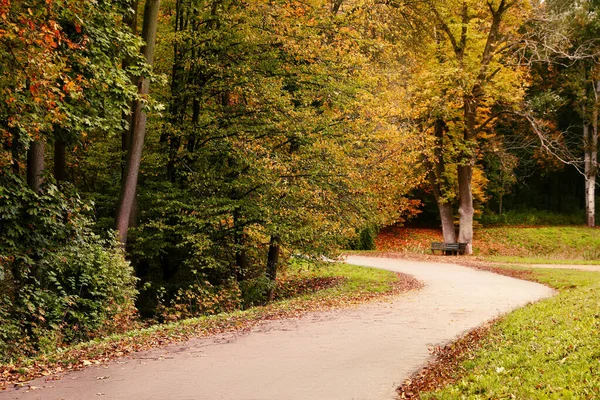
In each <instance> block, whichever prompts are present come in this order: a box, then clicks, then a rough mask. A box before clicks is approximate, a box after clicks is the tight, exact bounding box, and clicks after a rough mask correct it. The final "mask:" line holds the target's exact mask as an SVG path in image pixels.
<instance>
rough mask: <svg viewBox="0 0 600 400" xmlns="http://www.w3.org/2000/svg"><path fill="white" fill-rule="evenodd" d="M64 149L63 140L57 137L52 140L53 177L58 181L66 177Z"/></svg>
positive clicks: (65, 149) (65, 147) (65, 146)
mask: <svg viewBox="0 0 600 400" xmlns="http://www.w3.org/2000/svg"><path fill="white" fill-rule="evenodd" d="M66 151H67V145H66V143H65V141H64V140H62V139H59V138H57V139H56V140H55V142H54V179H56V180H57V181H58V182H61V181H64V180H66V179H67V160H66Z"/></svg>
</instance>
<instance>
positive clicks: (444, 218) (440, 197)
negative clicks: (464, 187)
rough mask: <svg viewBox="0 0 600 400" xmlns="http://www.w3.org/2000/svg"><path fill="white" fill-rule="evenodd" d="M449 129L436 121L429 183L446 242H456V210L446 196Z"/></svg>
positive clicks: (442, 122)
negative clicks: (446, 149)
mask: <svg viewBox="0 0 600 400" xmlns="http://www.w3.org/2000/svg"><path fill="white" fill-rule="evenodd" d="M446 130H447V126H446V123H445V122H444V121H443V120H441V119H438V120H436V121H435V123H434V135H435V147H434V150H433V156H434V160H433V162H430V163H429V166H428V168H429V174H428V178H429V184H430V186H431V190H432V191H433V195H434V197H435V201H436V203H437V205H438V210H439V212H440V221H441V223H442V235H443V236H444V242H446V243H454V242H456V231H455V229H454V211H453V210H452V204H451V203H450V202H449V201H448V200H447V199H445V197H444V187H445V186H446V185H447V182H446V179H445V177H444V174H445V172H446V165H445V162H444V157H443V146H444V133H445V132H446Z"/></svg>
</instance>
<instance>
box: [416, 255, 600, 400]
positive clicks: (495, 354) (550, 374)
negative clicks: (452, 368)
mask: <svg viewBox="0 0 600 400" xmlns="http://www.w3.org/2000/svg"><path fill="white" fill-rule="evenodd" d="M512 268H514V267H512ZM532 274H533V277H534V279H535V280H537V281H539V282H541V283H545V284H547V285H549V286H552V287H554V288H556V289H558V290H559V291H560V293H559V294H558V295H557V296H555V297H553V298H550V299H547V300H544V301H542V302H539V303H536V304H533V305H529V306H527V307H525V308H522V309H520V310H517V311H515V312H513V313H511V314H510V315H508V316H506V317H505V318H503V319H502V320H501V321H500V322H499V323H497V324H496V325H495V326H494V327H493V328H492V331H491V334H490V336H489V337H487V338H486V339H484V340H483V342H482V343H481V347H480V348H479V350H477V351H475V352H474V353H473V354H467V355H465V357H464V361H463V362H462V367H461V368H462V371H463V373H462V375H461V376H460V377H459V378H458V380H457V381H456V383H454V384H452V385H450V386H447V387H445V388H444V389H442V390H439V391H436V392H433V393H428V394H424V393H422V394H421V396H422V398H425V399H432V398H435V399H595V398H598V397H600V273H597V272H583V271H574V270H556V269H535V270H533V271H532Z"/></svg>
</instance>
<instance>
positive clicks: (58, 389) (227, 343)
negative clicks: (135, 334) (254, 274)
mask: <svg viewBox="0 0 600 400" xmlns="http://www.w3.org/2000/svg"><path fill="white" fill-rule="evenodd" d="M347 262H348V263H351V264H357V265H364V266H369V267H375V268H383V269H388V270H392V271H397V272H402V273H405V274H409V275H412V276H414V277H415V278H417V279H418V280H420V281H421V282H423V283H424V284H425V287H424V288H423V289H421V290H419V291H413V292H409V293H406V294H403V295H400V296H398V297H396V298H394V299H393V300H390V301H387V302H378V303H368V304H363V305H360V306H357V307H353V308H348V309H341V310H335V311H328V312H315V313H310V314H307V315H305V316H304V317H301V318H298V319H287V320H280V321H266V322H264V323H261V324H259V325H258V326H257V327H256V328H254V329H253V330H252V331H251V332H249V333H237V334H226V335H216V336H212V337H206V338H199V339H194V340H191V341H189V342H185V343H181V344H179V345H172V346H169V347H164V348H159V349H155V350H151V351H148V352H143V353H139V354H136V355H134V356H132V357H128V358H123V359H120V360H116V361H113V362H111V363H109V364H107V365H103V366H92V367H88V368H86V369H84V370H82V371H76V372H71V373H67V374H64V375H63V376H62V377H60V379H58V380H47V378H45V379H38V380H35V381H33V382H31V386H32V387H35V388H36V389H35V390H31V389H28V387H24V388H20V389H9V390H7V391H6V392H4V393H0V398H2V399H4V398H6V399H161V400H162V399H207V400H218V399H232V400H233V399H235V400H250V399H251V400H263V399H265V400H266V399H273V400H286V399H302V400H306V399H319V400H327V399H332V400H333V399H340V400H347V399H357V400H358V399H374V400H382V399H394V398H395V397H396V392H395V389H396V387H397V386H399V385H400V384H401V383H402V382H403V381H404V380H405V379H407V378H409V377H410V376H411V374H413V373H414V372H416V371H418V370H419V369H420V368H422V367H423V366H424V365H425V364H426V363H427V361H428V360H429V359H430V357H431V355H430V349H431V348H432V347H434V346H440V345H443V344H446V343H448V342H450V341H452V340H454V339H456V338H457V337H459V336H460V335H461V334H464V333H465V332H467V331H469V330H471V329H473V328H475V327H477V326H479V325H481V324H483V323H484V322H486V321H488V320H490V319H493V318H495V317H497V316H499V315H501V314H504V313H507V312H509V311H511V310H513V309H515V308H518V307H522V306H524V305H526V304H527V303H530V302H535V301H538V300H540V299H543V298H545V297H549V296H551V295H552V294H553V291H552V290H551V289H550V288H548V287H546V286H543V285H539V284H536V283H532V282H527V281H522V280H518V279H514V278H509V277H506V276H501V275H496V274H493V273H490V272H485V271H478V270H475V269H471V268H466V267H462V266H458V265H453V264H442V263H430V262H417V261H405V260H398V259H386V258H371V257H359V256H350V257H348V259H347Z"/></svg>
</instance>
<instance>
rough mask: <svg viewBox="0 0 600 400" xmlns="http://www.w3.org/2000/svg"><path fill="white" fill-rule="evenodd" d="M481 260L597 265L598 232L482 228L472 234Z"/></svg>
mask: <svg viewBox="0 0 600 400" xmlns="http://www.w3.org/2000/svg"><path fill="white" fill-rule="evenodd" d="M474 246H475V249H476V251H477V253H478V255H482V256H505V257H524V258H537V259H539V258H540V257H544V258H545V259H556V260H583V261H595V260H598V261H600V229H593V228H588V227H585V226H551V227H535V228H516V227H499V228H482V229H478V230H477V231H476V232H475V242H474Z"/></svg>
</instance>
